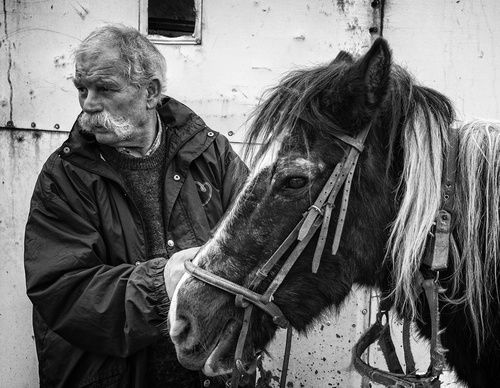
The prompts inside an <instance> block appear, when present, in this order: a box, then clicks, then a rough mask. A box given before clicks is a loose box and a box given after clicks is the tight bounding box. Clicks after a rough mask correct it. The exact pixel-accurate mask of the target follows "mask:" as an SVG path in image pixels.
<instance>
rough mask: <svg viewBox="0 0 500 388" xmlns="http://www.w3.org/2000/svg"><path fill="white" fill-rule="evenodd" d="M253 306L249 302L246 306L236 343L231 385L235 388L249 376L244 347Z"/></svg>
mask: <svg viewBox="0 0 500 388" xmlns="http://www.w3.org/2000/svg"><path fill="white" fill-rule="evenodd" d="M253 307H254V306H253V305H252V304H249V305H248V306H247V307H246V308H245V313H244V316H243V325H242V326H241V331H240V335H239V337H238V342H237V344H236V350H235V352H234V368H233V370H234V371H235V373H233V375H232V377H231V387H235V388H237V387H238V385H239V383H240V380H242V379H245V377H246V376H248V373H247V371H246V370H245V367H244V365H243V362H242V359H243V349H244V347H245V340H246V338H247V334H248V329H249V327H250V317H251V315H252V310H253ZM236 371H237V373H236Z"/></svg>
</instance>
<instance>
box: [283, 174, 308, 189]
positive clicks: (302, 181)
mask: <svg viewBox="0 0 500 388" xmlns="http://www.w3.org/2000/svg"><path fill="white" fill-rule="evenodd" d="M306 183H307V179H306V178H302V177H293V178H290V179H288V180H287V181H286V184H285V187H286V188H289V189H301V188H302V187H304V186H305V185H306Z"/></svg>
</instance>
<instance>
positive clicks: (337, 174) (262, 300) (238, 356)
mask: <svg viewBox="0 0 500 388" xmlns="http://www.w3.org/2000/svg"><path fill="white" fill-rule="evenodd" d="M369 130H370V127H367V128H365V129H363V130H362V131H360V132H359V133H358V135H357V136H356V137H351V136H348V135H344V134H337V135H335V137H337V138H338V139H339V140H341V141H342V142H343V143H345V144H347V145H349V146H350V149H349V151H348V153H347V154H346V155H345V156H344V157H343V159H342V160H341V161H340V163H338V164H337V166H336V167H335V169H334V170H333V172H332V174H331V175H330V177H329V179H328V181H327V182H326V184H325V185H324V187H323V189H322V191H321V193H320V194H319V196H318V198H317V199H316V201H315V202H314V204H313V205H312V206H311V207H310V208H309V209H308V211H307V212H306V213H304V215H303V217H302V219H301V221H300V222H299V223H298V224H297V226H296V227H295V228H294V229H293V231H292V232H291V233H290V234H289V235H288V237H287V238H286V239H285V241H283V243H282V244H281V245H280V247H279V248H278V249H277V250H276V252H274V254H273V255H272V256H271V257H270V258H269V260H268V261H267V262H266V263H265V264H264V265H263V266H262V267H261V268H260V269H259V270H258V271H257V273H256V274H255V276H254V278H253V279H252V281H251V283H250V285H249V287H248V288H245V287H242V286H240V285H238V284H235V283H233V282H231V281H228V280H226V279H224V278H222V277H220V276H217V275H215V274H212V273H211V272H208V271H206V270H204V269H202V268H200V267H198V266H196V265H195V264H194V263H193V262H191V261H186V262H185V267H186V270H187V271H188V272H189V273H190V274H191V275H192V276H194V277H195V278H197V279H199V280H202V281H203V282H205V283H208V284H210V285H212V286H215V287H217V288H220V289H222V290H224V291H227V292H229V293H231V294H233V295H235V296H236V299H235V303H236V306H237V307H239V308H244V309H245V311H244V317H243V324H242V328H241V331H240V335H239V338H238V343H237V345H236V352H235V365H234V369H233V371H234V372H233V377H232V379H231V386H232V387H237V386H238V384H239V381H240V379H242V378H243V379H244V378H245V377H246V375H247V372H246V370H245V367H244V365H243V361H242V358H243V348H244V345H245V340H246V337H247V334H248V329H249V325H250V317H251V315H252V311H253V308H254V307H258V308H260V309H261V310H263V311H264V312H266V313H267V314H269V315H270V316H271V317H272V320H273V322H274V323H275V324H276V325H278V326H280V327H281V328H287V329H288V331H287V344H286V349H285V357H284V362H283V369H282V376H281V379H280V387H285V386H286V385H285V384H286V373H287V372H286V371H287V369H288V359H289V355H290V342H291V326H290V324H289V322H288V320H287V319H286V318H285V316H284V315H283V313H282V312H281V310H280V308H279V307H278V306H277V305H276V304H275V303H274V302H273V295H274V293H275V292H276V290H277V289H278V287H279V286H280V285H281V283H282V282H283V280H284V279H285V277H286V275H287V274H288V272H289V271H290V269H291V268H292V267H293V265H294V263H295V262H296V261H297V259H298V258H299V256H300V254H301V253H302V251H303V250H304V249H305V247H306V246H307V244H308V243H309V241H310V240H311V239H312V237H313V236H314V234H315V233H316V231H317V230H318V229H319V228H320V227H321V231H320V234H319V239H318V243H317V245H316V250H315V252H314V256H313V264H312V272H313V273H316V272H317V271H318V268H319V264H320V260H321V255H322V253H323V250H324V247H325V242H326V237H327V234H328V228H329V225H330V218H331V215H332V210H333V208H334V207H335V205H334V202H335V200H336V198H337V195H338V193H339V192H340V189H341V188H342V187H344V191H343V195H342V200H341V204H340V211H339V217H338V221H337V226H336V230H335V235H334V239H333V245H332V255H334V254H336V253H337V250H338V247H339V244H340V236H341V234H342V229H343V226H344V220H345V215H346V212H347V205H348V202H349V193H350V189H351V183H352V178H353V175H354V170H355V168H356V164H357V161H358V157H359V154H360V153H361V152H362V151H363V149H364V142H365V139H366V136H367V135H368V132H369ZM296 242H297V244H296V245H295V247H294V249H293V250H292V253H291V254H290V255H289V256H288V258H287V259H286V261H285V262H284V264H283V265H282V266H281V268H280V269H279V271H278V273H277V274H276V276H275V277H274V278H273V279H272V281H271V283H270V285H269V286H268V288H267V289H266V291H264V293H263V294H259V293H257V292H255V291H253V290H255V289H257V287H258V286H259V285H260V284H261V282H262V281H263V280H264V279H267V278H268V276H269V273H270V271H271V270H272V269H273V268H274V267H275V266H276V264H277V263H278V261H279V260H280V259H281V258H282V257H283V255H284V254H285V253H286V252H287V251H288V249H289V248H291V247H292V245H293V244H294V243H296Z"/></svg>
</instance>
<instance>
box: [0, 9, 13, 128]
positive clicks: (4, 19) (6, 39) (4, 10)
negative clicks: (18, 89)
mask: <svg viewBox="0 0 500 388" xmlns="http://www.w3.org/2000/svg"><path fill="white" fill-rule="evenodd" d="M3 26H4V31H5V42H6V44H7V57H8V61H9V65H8V68H7V82H8V83H9V89H10V97H9V121H12V99H13V95H14V89H13V88H12V80H11V78H10V72H11V69H12V53H11V50H10V42H9V33H8V32H7V1H6V0H3Z"/></svg>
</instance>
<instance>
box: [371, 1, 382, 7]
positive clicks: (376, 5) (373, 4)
mask: <svg viewBox="0 0 500 388" xmlns="http://www.w3.org/2000/svg"><path fill="white" fill-rule="evenodd" d="M379 5H380V0H374V1H372V4H371V6H372V7H373V8H377V7H378V6H379Z"/></svg>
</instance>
